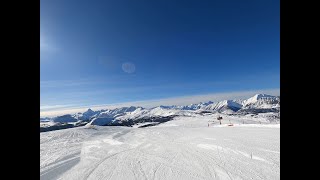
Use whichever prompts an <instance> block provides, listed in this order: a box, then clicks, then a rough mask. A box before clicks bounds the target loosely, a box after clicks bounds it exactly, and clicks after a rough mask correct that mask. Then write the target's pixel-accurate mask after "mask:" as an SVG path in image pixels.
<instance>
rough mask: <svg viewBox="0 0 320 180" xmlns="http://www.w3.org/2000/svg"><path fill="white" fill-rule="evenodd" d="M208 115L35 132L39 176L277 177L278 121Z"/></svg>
mask: <svg viewBox="0 0 320 180" xmlns="http://www.w3.org/2000/svg"><path fill="white" fill-rule="evenodd" d="M214 117H215V116H213V115H208V116H200V115H199V116H194V117H176V118H175V119H174V120H172V121H169V122H166V123H162V124H159V125H157V126H151V127H146V128H137V126H134V127H123V126H97V127H96V129H88V128H86V127H77V128H71V129H64V130H57V131H50V132H44V133H40V178H41V179H42V180H46V179H66V180H70V179H71V180H73V179H74V180H81V179H90V180H91V179H92V180H98V179H104V180H105V179H106V180H109V179H110V180H111V179H112V180H118V179H125V180H131V179H137V180H143V179H147V180H149V179H150V180H153V179H154V180H156V179H170V180H178V179H181V180H188V179H192V180H194V179H208V180H209V179H210V180H212V179H245V180H247V179H254V180H256V179H264V180H267V179H270V180H276V179H280V124H270V123H269V124H266V122H263V121H261V120H259V119H253V118H251V117H242V118H241V117H232V116H224V119H223V120H222V125H220V124H219V122H218V121H217V120H216V119H215V118H214ZM210 120H211V121H212V120H213V121H214V122H209V123H210V124H209V127H208V121H210ZM229 120H230V122H231V123H233V124H234V125H233V126H228V124H229ZM260 123H261V124H260Z"/></svg>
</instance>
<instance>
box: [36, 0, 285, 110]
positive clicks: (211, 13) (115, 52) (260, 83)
mask: <svg viewBox="0 0 320 180" xmlns="http://www.w3.org/2000/svg"><path fill="white" fill-rule="evenodd" d="M40 3H41V8H40V99H41V102H40V103H41V104H40V106H41V108H40V109H41V111H46V110H52V109H54V110H59V109H62V108H77V107H90V106H93V105H98V104H117V103H125V102H135V101H148V100H155V99H164V98H174V97H180V96H184V97H187V96H194V95H201V94H210V93H225V92H237V91H239V92H243V91H253V90H264V89H265V90H267V89H279V87H280V17H279V16H280V8H279V4H280V3H279V1H274V0H268V1H267V0H251V1H247V0H245V1H237V0H232V1H231V0H220V1H216V0H211V1H173V0H170V1H167V0H161V1H160V0H159V1H147V0H145V1H141V0H136V1H132V0H104V1H103V0H101V1H100V0H92V1H89V0H68V1H65V0H55V1H50V0H41V2H40ZM208 100H210V99H208Z"/></svg>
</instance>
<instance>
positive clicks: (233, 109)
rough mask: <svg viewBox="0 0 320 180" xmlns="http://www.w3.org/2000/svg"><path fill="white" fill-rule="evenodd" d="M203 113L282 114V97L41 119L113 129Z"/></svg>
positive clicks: (117, 110) (135, 107) (263, 95)
mask: <svg viewBox="0 0 320 180" xmlns="http://www.w3.org/2000/svg"><path fill="white" fill-rule="evenodd" d="M202 111H206V112H212V113H225V114H235V113H236V114H237V113H238V114H248V113H253V114H255V113H266V112H280V96H271V95H267V94H256V95H254V96H253V97H250V98H248V99H246V100H223V101H218V102H212V101H208V102H204V103H203V102H200V103H198V104H190V105H185V106H176V105H172V106H163V105H161V106H157V107H153V108H143V107H139V106H130V107H121V108H115V109H102V110H97V111H94V110H92V109H90V108H89V109H88V110H87V111H85V112H83V113H81V112H79V113H76V114H66V115H62V116H57V117H53V118H50V119H48V118H40V121H48V120H51V121H53V122H59V123H66V122H78V121H86V122H90V123H91V124H95V125H107V124H109V125H111V124H118V123H120V124H121V123H123V122H125V121H129V120H132V121H134V120H136V119H146V118H151V117H152V118H154V117H168V116H190V115H192V114H193V113H196V112H202Z"/></svg>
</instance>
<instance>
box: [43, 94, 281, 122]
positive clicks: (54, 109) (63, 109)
mask: <svg viewBox="0 0 320 180" xmlns="http://www.w3.org/2000/svg"><path fill="white" fill-rule="evenodd" d="M255 94H269V95H275V96H277V95H280V88H274V89H259V90H246V91H231V92H216V93H208V94H198V95H189V96H176V97H170V98H161V99H150V100H143V101H131V102H120V103H113V104H97V105H83V106H80V105H79V106H76V105H74V104H70V105H52V106H48V105H44V106H45V107H46V108H43V106H40V118H41V117H54V116H59V115H65V114H74V113H79V112H84V111H86V110H88V109H92V110H102V109H115V108H119V107H130V106H140V107H144V108H153V107H157V106H161V105H163V106H173V105H189V104H196V103H200V102H208V101H213V102H215V101H223V100H235V99H245V98H249V97H252V96H254V95H255ZM41 107H42V108H41ZM43 109H47V110H43Z"/></svg>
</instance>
